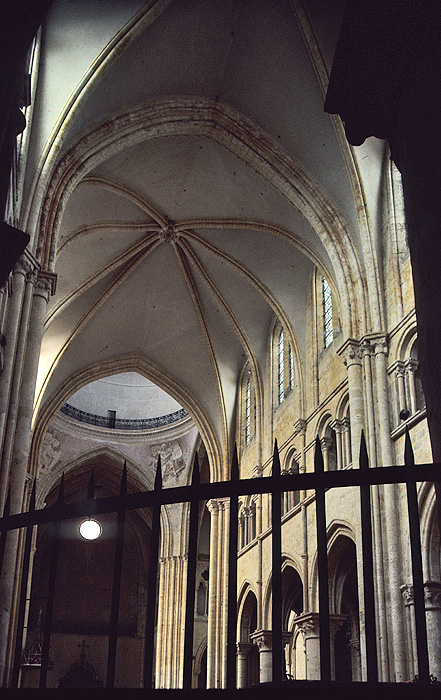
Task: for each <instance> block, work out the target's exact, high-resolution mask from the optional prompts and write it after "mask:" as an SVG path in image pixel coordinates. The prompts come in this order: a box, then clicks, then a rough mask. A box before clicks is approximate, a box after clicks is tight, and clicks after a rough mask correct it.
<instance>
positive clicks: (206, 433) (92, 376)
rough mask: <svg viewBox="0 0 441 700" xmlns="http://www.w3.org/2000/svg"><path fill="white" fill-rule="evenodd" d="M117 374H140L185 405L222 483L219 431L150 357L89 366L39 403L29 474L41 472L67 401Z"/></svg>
mask: <svg viewBox="0 0 441 700" xmlns="http://www.w3.org/2000/svg"><path fill="white" fill-rule="evenodd" d="M116 372H139V373H140V374H142V375H144V376H145V377H147V378H148V379H150V380H151V381H153V382H155V384H157V385H158V386H159V387H161V389H163V390H164V391H166V392H168V393H169V394H170V395H171V396H173V398H175V399H176V400H177V401H178V402H179V403H181V404H182V405H183V406H184V408H185V409H186V410H187V412H188V413H189V415H190V416H191V417H192V419H193V420H194V422H195V424H196V426H197V428H198V430H199V432H200V434H201V437H202V440H203V442H204V445H205V447H206V450H207V454H208V463H209V465H210V478H211V480H212V481H219V480H221V478H222V477H221V473H222V471H221V470H222V464H223V457H222V451H221V448H220V445H219V441H218V439H217V437H216V434H215V430H214V429H213V427H212V426H211V425H210V423H209V421H208V420H207V418H206V417H205V415H204V414H203V412H202V411H201V410H200V408H199V406H198V403H197V402H196V401H195V400H194V399H193V398H192V397H191V395H190V394H189V393H188V392H187V391H186V389H185V388H184V387H183V386H182V385H180V384H179V383H178V382H177V381H176V380H174V379H172V378H171V377H169V376H166V375H165V373H164V372H162V371H161V370H159V369H158V368H157V367H155V366H154V365H153V364H152V363H151V362H149V361H147V360H146V358H144V357H141V356H132V355H130V356H125V357H122V358H119V359H115V360H109V361H107V362H97V363H95V364H93V365H90V366H89V367H86V368H83V369H81V370H80V371H78V372H77V373H75V374H74V375H73V376H71V377H70V378H69V379H68V380H67V381H65V382H64V384H63V385H62V386H61V387H60V388H59V389H58V390H57V391H56V392H55V393H54V394H53V395H52V396H50V397H49V398H48V399H47V400H46V401H45V403H44V404H43V405H41V404H39V402H38V401H37V404H36V407H35V410H34V419H33V434H32V443H31V450H30V464H29V472H30V473H31V474H36V473H37V470H38V463H39V458H40V453H41V448H42V442H43V438H44V435H45V433H46V430H47V428H48V426H49V424H50V421H51V420H52V419H53V417H54V415H55V414H56V412H57V411H58V410H59V409H60V408H61V406H62V405H63V404H64V403H65V402H66V401H67V399H68V398H69V397H70V396H71V395H72V394H73V393H74V392H75V391H78V390H79V389H80V388H81V387H83V386H85V385H86V384H89V383H90V382H92V381H94V380H96V379H100V378H102V377H106V376H108V375H110V374H112V373H116Z"/></svg>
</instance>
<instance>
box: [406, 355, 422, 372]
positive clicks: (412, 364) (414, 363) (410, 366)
mask: <svg viewBox="0 0 441 700" xmlns="http://www.w3.org/2000/svg"><path fill="white" fill-rule="evenodd" d="M418 367H419V362H418V360H415V359H414V358H413V357H409V359H408V360H406V362H405V363H404V370H405V372H406V374H415V372H416V371H417V369H418Z"/></svg>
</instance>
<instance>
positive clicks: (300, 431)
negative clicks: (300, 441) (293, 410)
mask: <svg viewBox="0 0 441 700" xmlns="http://www.w3.org/2000/svg"><path fill="white" fill-rule="evenodd" d="M297 435H306V420H303V418H299V420H298V421H296V422H295V423H294V437H296V436H297Z"/></svg>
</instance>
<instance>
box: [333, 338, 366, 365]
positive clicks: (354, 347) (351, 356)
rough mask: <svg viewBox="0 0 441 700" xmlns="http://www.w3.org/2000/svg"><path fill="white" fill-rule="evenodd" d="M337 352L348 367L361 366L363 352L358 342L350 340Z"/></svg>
mask: <svg viewBox="0 0 441 700" xmlns="http://www.w3.org/2000/svg"><path fill="white" fill-rule="evenodd" d="M337 352H338V354H339V355H341V357H342V358H343V362H344V363H345V365H346V367H350V366H351V365H361V361H362V357H363V351H362V349H361V347H360V343H359V341H358V340H354V339H353V338H349V339H348V340H347V341H346V343H344V344H343V345H342V347H341V348H339V350H338V351H337Z"/></svg>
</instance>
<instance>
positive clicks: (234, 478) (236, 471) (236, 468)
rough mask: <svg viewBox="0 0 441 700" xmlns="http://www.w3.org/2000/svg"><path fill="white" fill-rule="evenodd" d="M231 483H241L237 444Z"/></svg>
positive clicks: (232, 464) (232, 461)
mask: <svg viewBox="0 0 441 700" xmlns="http://www.w3.org/2000/svg"><path fill="white" fill-rule="evenodd" d="M231 481H234V482H236V481H239V458H238V456H237V444H236V443H234V449H233V458H232V460H231Z"/></svg>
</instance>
